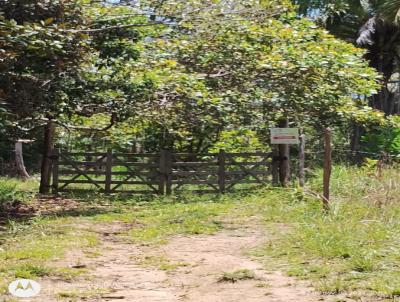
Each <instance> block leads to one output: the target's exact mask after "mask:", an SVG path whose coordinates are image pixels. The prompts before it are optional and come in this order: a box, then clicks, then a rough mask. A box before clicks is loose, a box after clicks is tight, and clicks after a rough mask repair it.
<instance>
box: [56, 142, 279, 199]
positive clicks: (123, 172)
mask: <svg viewBox="0 0 400 302" xmlns="http://www.w3.org/2000/svg"><path fill="white" fill-rule="evenodd" d="M52 159H53V183H52V187H53V191H54V192H56V193H57V192H65V191H75V190H79V191H82V190H93V189H95V190H98V191H100V192H104V193H122V192H124V193H140V194H161V195H163V194H171V193H172V192H182V191H191V192H198V193H224V192H230V191H233V190H234V189H237V187H238V186H240V187H241V188H242V187H243V186H246V185H249V184H252V185H263V184H267V183H270V182H271V177H270V176H271V169H272V154H271V153H264V152H254V153H249V152H245V153H226V152H224V151H223V150H221V151H220V152H219V153H203V154H195V153H172V152H170V151H168V150H162V151H161V152H159V153H152V154H145V153H141V154H136V153H114V152H113V151H112V150H108V151H107V152H106V153H99V152H88V153H86V152H75V153H73V152H61V151H60V150H59V149H55V150H54V152H53V155H52Z"/></svg>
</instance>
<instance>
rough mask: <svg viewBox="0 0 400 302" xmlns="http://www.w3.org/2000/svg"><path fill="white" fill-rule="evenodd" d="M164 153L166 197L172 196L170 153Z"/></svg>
mask: <svg viewBox="0 0 400 302" xmlns="http://www.w3.org/2000/svg"><path fill="white" fill-rule="evenodd" d="M164 151H165V170H164V172H165V193H166V194H167V195H171V194H172V160H173V159H172V152H171V151H170V150H164Z"/></svg>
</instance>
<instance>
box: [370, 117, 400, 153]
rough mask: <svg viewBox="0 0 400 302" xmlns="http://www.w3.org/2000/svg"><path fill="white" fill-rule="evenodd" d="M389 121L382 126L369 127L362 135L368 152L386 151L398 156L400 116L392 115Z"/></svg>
mask: <svg viewBox="0 0 400 302" xmlns="http://www.w3.org/2000/svg"><path fill="white" fill-rule="evenodd" d="M390 121H391V122H390V123H388V124H387V125H385V126H382V127H374V128H372V129H370V130H369V131H368V132H367V133H366V134H365V135H364V137H363V143H364V145H365V147H364V148H365V150H366V151H368V152H373V153H379V152H386V153H390V154H393V155H397V156H400V118H399V117H398V116H393V117H392V118H391V120H390Z"/></svg>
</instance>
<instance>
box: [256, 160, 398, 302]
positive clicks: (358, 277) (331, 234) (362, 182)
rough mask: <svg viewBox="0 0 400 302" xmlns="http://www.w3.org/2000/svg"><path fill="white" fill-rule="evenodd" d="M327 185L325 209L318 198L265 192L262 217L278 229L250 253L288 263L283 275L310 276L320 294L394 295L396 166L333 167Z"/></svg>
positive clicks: (396, 243) (396, 267)
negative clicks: (378, 171) (299, 198)
mask: <svg viewBox="0 0 400 302" xmlns="http://www.w3.org/2000/svg"><path fill="white" fill-rule="evenodd" d="M312 185H313V186H314V187H315V188H317V187H319V186H320V184H318V183H313V184H312ZM385 188H386V189H385ZM332 189H333V193H334V194H333V202H332V209H331V211H330V212H329V213H328V214H326V215H323V214H322V212H321V204H320V201H315V200H312V199H308V198H306V199H304V200H303V201H302V202H295V201H294V199H293V198H290V197H289V196H288V198H283V199H280V200H278V199H277V198H276V197H275V198H270V202H269V203H268V205H267V210H266V211H265V212H264V217H265V221H266V222H267V223H268V224H269V225H270V226H275V229H276V232H277V234H278V235H277V236H276V237H277V238H276V239H275V240H271V242H269V244H268V245H266V246H265V247H264V248H263V249H262V250H260V251H258V252H257V253H256V254H258V255H264V256H267V257H273V258H275V259H278V260H280V263H281V264H283V265H285V266H286V267H287V264H289V267H288V268H287V269H286V270H287V272H288V274H289V275H291V276H296V277H300V278H304V279H310V280H311V281H312V282H313V284H314V286H315V287H316V288H317V289H318V290H319V291H321V292H322V293H325V294H337V293H342V292H346V293H348V294H351V293H354V292H363V293H364V295H365V296H368V295H372V296H375V297H376V299H379V298H381V299H385V298H391V299H393V298H394V297H397V296H398V295H399V294H400V282H399V281H398V280H400V270H399V268H400V256H399V255H400V235H399V234H400V208H399V201H400V200H399V196H400V171H399V170H395V169H390V170H385V171H383V174H382V175H380V176H377V175H375V173H373V172H368V171H365V170H364V169H355V168H343V167H336V168H335V170H334V174H333V187H332ZM378 192H381V195H383V196H381V195H379V194H378ZM377 196H379V197H377ZM280 223H285V225H287V226H288V228H287V229H286V230H285V232H280V229H279V226H280ZM288 230H289V231H288ZM282 268H283V266H282Z"/></svg>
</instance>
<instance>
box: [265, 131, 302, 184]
mask: <svg viewBox="0 0 400 302" xmlns="http://www.w3.org/2000/svg"><path fill="white" fill-rule="evenodd" d="M286 125H287V123H286ZM299 143H300V139H299V129H298V128H271V144H273V145H278V147H279V156H278V158H275V157H274V161H276V162H277V164H274V166H278V162H279V179H280V183H281V185H282V186H284V187H286V186H287V185H288V182H289V179H290V164H289V145H291V144H296V145H297V144H299ZM274 172H275V173H276V171H274V170H273V173H274ZM274 179H276V176H275V177H274Z"/></svg>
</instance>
